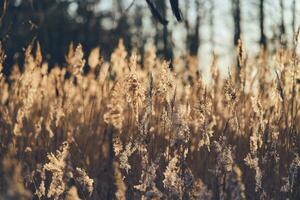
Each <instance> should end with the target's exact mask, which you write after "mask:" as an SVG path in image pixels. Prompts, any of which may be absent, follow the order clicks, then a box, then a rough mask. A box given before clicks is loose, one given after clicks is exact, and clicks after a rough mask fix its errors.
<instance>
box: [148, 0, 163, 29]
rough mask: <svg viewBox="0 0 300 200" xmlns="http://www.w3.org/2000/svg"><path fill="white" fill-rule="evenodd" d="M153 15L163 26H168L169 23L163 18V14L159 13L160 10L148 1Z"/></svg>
mask: <svg viewBox="0 0 300 200" xmlns="http://www.w3.org/2000/svg"><path fill="white" fill-rule="evenodd" d="M146 2H147V4H148V6H149V8H150V10H151V13H152V15H153V16H154V17H155V18H156V19H157V20H158V21H159V22H160V23H161V24H163V25H167V24H168V21H167V20H166V19H165V18H164V17H163V16H161V14H160V13H159V12H158V10H157V9H156V8H155V6H154V4H153V3H152V2H151V0H146Z"/></svg>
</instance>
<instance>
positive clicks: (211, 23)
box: [209, 0, 215, 53]
mask: <svg viewBox="0 0 300 200" xmlns="http://www.w3.org/2000/svg"><path fill="white" fill-rule="evenodd" d="M209 2H210V6H209V29H210V34H209V42H210V44H211V53H213V52H214V50H215V29H214V26H215V15H214V12H215V2H214V0H210V1H209Z"/></svg>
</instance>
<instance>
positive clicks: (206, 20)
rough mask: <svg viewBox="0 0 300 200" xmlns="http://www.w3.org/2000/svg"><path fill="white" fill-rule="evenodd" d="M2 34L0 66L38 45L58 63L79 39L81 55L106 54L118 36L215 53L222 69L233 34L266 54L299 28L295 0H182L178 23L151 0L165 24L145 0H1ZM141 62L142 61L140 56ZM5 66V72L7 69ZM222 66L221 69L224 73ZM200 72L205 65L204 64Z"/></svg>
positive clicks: (181, 51) (161, 50)
mask: <svg viewBox="0 0 300 200" xmlns="http://www.w3.org/2000/svg"><path fill="white" fill-rule="evenodd" d="M0 2H1V3H0V39H1V43H2V45H3V46H4V48H5V50H6V53H7V59H6V63H5V66H12V64H13V63H14V62H22V60H23V51H24V48H25V47H26V46H27V45H28V44H29V43H30V42H31V41H32V40H33V39H36V40H38V41H39V42H40V44H41V47H42V51H43V54H44V55H47V57H46V58H45V59H46V60H47V61H48V62H49V63H50V66H53V65H54V64H62V63H63V62H64V60H65V57H64V55H66V52H67V49H68V45H69V44H70V43H71V42H75V43H81V44H82V45H83V47H84V50H85V52H89V51H90V50H91V49H92V48H94V47H96V46H100V47H101V54H102V56H103V57H104V58H105V59H108V58H109V55H110V54H111V52H112V51H113V49H114V48H115V47H116V46H117V43H118V41H119V39H120V38H123V40H124V43H125V46H126V48H127V50H128V51H129V52H130V51H132V50H133V49H136V50H137V51H138V52H141V54H143V52H145V51H144V48H146V47H147V44H150V43H152V44H154V45H155V46H156V48H157V53H158V55H160V56H161V57H164V58H166V59H168V60H172V59H173V58H174V55H180V56H186V55H193V56H199V60H200V63H201V64H203V66H205V65H206V64H208V62H210V59H211V56H210V55H212V54H211V53H212V52H214V53H215V54H216V55H217V56H218V58H219V59H221V60H222V62H220V63H222V64H221V67H223V69H226V68H228V66H229V65H230V64H232V63H233V61H234V57H233V53H234V50H235V47H236V46H237V45H238V39H239V38H240V37H242V38H243V41H244V45H245V46H246V49H248V50H249V52H248V53H250V54H254V55H257V54H258V53H259V51H260V49H261V48H263V49H265V50H267V51H268V52H269V53H270V54H272V52H273V51H274V50H275V49H276V47H278V45H282V46H283V47H289V45H290V44H291V42H292V35H293V32H295V31H296V28H297V26H298V25H299V18H300V17H299V10H300V9H299V7H300V5H299V4H300V2H299V1H298V2H297V0H209V1H208V0H184V1H183V0H181V1H179V3H180V9H181V11H182V16H183V17H184V20H183V22H182V23H179V22H177V21H176V18H175V17H173V16H172V11H171V8H170V4H169V1H168V0H151V2H153V4H154V5H155V7H156V8H157V10H158V11H159V13H160V14H161V15H162V16H164V17H165V18H166V19H167V20H168V21H169V23H168V24H167V25H162V24H160V23H159V22H158V21H157V20H156V19H155V18H154V17H153V15H152V14H151V12H150V9H149V8H148V5H147V2H146V0H1V1H0ZM141 62H143V60H141ZM9 70H10V69H9V67H5V73H6V74H8V73H9ZM223 71H224V70H223ZM204 72H205V68H204Z"/></svg>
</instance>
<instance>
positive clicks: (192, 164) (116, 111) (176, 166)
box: [0, 39, 300, 200]
mask: <svg viewBox="0 0 300 200" xmlns="http://www.w3.org/2000/svg"><path fill="white" fill-rule="evenodd" d="M296 43H297V40H296V39H295V44H294V47H293V48H292V49H278V51H277V53H276V54H275V55H274V56H273V57H270V56H268V55H267V54H266V53H265V52H263V51H262V53H261V54H260V56H259V57H258V58H256V59H251V58H248V57H247V54H246V53H245V51H244V50H243V47H242V43H240V45H239V49H238V52H237V55H238V59H237V60H238V62H239V63H240V64H239V66H240V68H239V69H238V70H232V71H231V72H230V73H229V74H228V76H227V77H226V78H221V77H220V73H219V69H218V67H217V59H216V58H215V57H213V59H212V64H211V66H208V67H210V69H211V78H210V80H209V82H208V83H206V82H205V81H204V80H203V78H202V75H201V72H200V71H198V70H197V61H196V58H193V57H185V58H176V59H175V61H174V64H173V66H174V69H173V70H170V69H169V63H168V62H165V61H162V60H160V59H159V58H157V57H156V54H155V48H154V47H149V48H148V49H147V52H146V53H145V56H144V57H143V58H142V59H143V61H144V62H143V65H141V64H140V63H141V62H140V60H141V56H140V55H139V54H138V53H132V55H128V53H127V52H126V50H125V49H124V46H123V44H122V41H121V42H120V43H119V46H118V47H117V48H116V50H115V51H114V53H113V54H112V55H111V60H110V61H109V62H107V61H104V60H103V59H101V56H100V51H99V48H96V49H94V50H93V51H92V52H91V53H90V54H89V56H86V55H84V52H83V50H82V47H81V45H78V46H76V47H73V46H72V45H71V46H70V49H69V53H68V54H67V55H66V66H57V67H54V68H53V69H51V70H49V69H48V65H47V63H46V62H44V60H43V56H42V53H41V51H40V47H39V45H38V44H36V45H30V46H29V47H28V48H27V50H26V51H25V62H24V66H18V65H17V64H16V65H15V66H13V70H12V72H11V74H10V76H7V77H6V76H4V75H3V74H2V73H0V177H1V178H0V180H1V182H0V199H68V200H78V199H95V200H98V199H100V200H101V199H198V200H202V199H203V200H206V199H231V200H239V199H300V174H299V170H300V156H299V153H300V152H299V147H300V132H299V130H300V65H299V62H298V60H299V57H298V56H297V54H296ZM0 52H1V53H0V72H1V70H2V63H3V61H4V59H5V53H4V52H3V50H1V51H0ZM85 58H86V60H85ZM233 69H234V68H233Z"/></svg>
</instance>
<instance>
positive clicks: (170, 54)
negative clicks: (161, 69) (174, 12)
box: [160, 0, 173, 69]
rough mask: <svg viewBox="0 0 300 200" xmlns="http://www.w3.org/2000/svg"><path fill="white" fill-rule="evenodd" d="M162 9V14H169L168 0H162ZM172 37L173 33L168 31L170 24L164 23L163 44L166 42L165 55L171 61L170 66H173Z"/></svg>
mask: <svg viewBox="0 0 300 200" xmlns="http://www.w3.org/2000/svg"><path fill="white" fill-rule="evenodd" d="M160 4H161V9H162V14H163V16H167V5H166V0H161V2H160ZM170 37H171V34H170V33H169V31H168V25H167V24H164V25H163V44H164V49H163V52H164V57H165V59H167V60H168V61H170V68H171V69H172V68H173V48H172V45H171V43H170Z"/></svg>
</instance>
